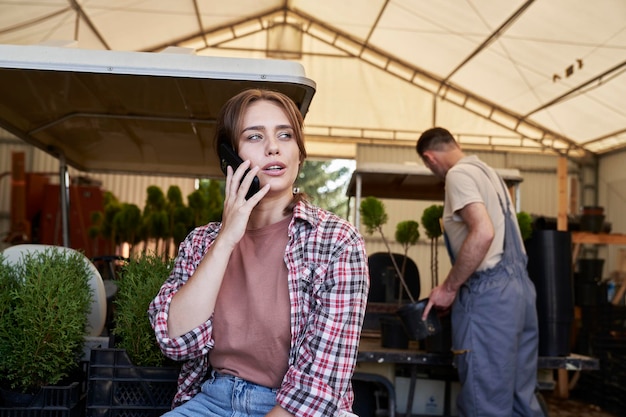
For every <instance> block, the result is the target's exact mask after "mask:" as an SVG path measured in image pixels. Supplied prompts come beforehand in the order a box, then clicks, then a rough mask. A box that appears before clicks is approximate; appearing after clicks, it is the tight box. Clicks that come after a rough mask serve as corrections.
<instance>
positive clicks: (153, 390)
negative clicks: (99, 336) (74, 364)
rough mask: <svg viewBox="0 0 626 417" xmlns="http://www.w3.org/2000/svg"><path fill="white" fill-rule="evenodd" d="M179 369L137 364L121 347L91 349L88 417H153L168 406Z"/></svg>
mask: <svg viewBox="0 0 626 417" xmlns="http://www.w3.org/2000/svg"><path fill="white" fill-rule="evenodd" d="M178 373H179V368H175V367H140V366H135V365H133V363H132V362H131V361H130V358H129V357H128V354H127V353H126V351H125V350H124V349H93V350H92V351H91V359H90V362H89V381H88V388H87V407H86V410H87V416H88V417H157V416H160V415H162V414H163V413H164V412H166V411H169V410H170V408H171V404H172V400H173V399H174V394H176V386H177V380H178Z"/></svg>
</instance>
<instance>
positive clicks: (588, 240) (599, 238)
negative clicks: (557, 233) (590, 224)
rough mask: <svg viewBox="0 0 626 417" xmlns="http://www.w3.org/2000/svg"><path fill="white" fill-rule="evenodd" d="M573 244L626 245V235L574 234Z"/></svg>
mask: <svg viewBox="0 0 626 417" xmlns="http://www.w3.org/2000/svg"><path fill="white" fill-rule="evenodd" d="M572 243H574V244H581V243H582V244H590V245H626V235H623V234H617V233H591V232H572Z"/></svg>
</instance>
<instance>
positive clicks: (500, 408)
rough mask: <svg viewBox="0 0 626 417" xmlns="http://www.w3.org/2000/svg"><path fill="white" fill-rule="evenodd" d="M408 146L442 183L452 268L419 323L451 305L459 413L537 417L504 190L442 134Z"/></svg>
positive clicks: (529, 333)
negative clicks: (459, 382)
mask: <svg viewBox="0 0 626 417" xmlns="http://www.w3.org/2000/svg"><path fill="white" fill-rule="evenodd" d="M416 149H417V153H418V155H419V156H420V157H421V158H422V160H423V161H424V163H425V164H426V166H427V167H428V168H429V169H430V170H431V171H432V172H433V173H434V174H435V175H437V176H438V177H440V178H442V179H444V180H445V202H444V212H443V228H444V238H445V240H446V245H447V246H448V251H449V254H450V258H451V260H452V268H451V269H450V272H449V273H448V276H447V277H446V279H445V280H444V281H443V283H442V284H441V285H439V286H437V287H436V288H434V289H433V290H432V292H431V293H430V297H429V303H428V305H427V307H426V309H425V311H424V318H425V317H426V316H427V315H428V312H429V311H430V310H431V308H433V307H435V308H437V309H441V310H446V309H448V308H450V307H452V350H453V353H454V355H455V358H454V362H455V365H456V366H457V369H458V372H459V379H460V381H461V391H460V393H459V397H458V399H457V407H458V410H459V414H460V415H461V416H464V417H465V416H493V417H507V416H524V417H538V416H543V415H544V414H543V412H542V411H541V409H540V406H539V403H538V401H537V398H536V396H535V388H536V378H537V349H538V330H537V310H536V307H535V298H536V294H535V288H534V286H533V284H532V282H531V281H530V279H529V278H528V273H527V271H526V260H527V257H526V252H525V250H524V246H523V244H522V239H521V235H520V232H519V227H518V225H517V219H516V215H515V210H514V208H513V206H512V204H511V201H510V198H509V196H508V192H507V190H506V187H505V186H504V183H503V181H502V180H501V179H500V177H499V176H498V175H497V174H496V172H495V171H494V170H493V169H492V168H490V167H488V166H487V165H486V164H485V163H483V162H482V161H480V160H479V159H478V158H477V157H476V156H466V155H465V154H464V153H463V151H462V150H461V148H460V147H459V145H458V144H457V142H456V141H455V140H454V138H453V137H452V135H451V134H450V132H448V131H447V130H446V129H443V128H440V127H435V128H432V129H429V130H427V131H425V132H424V133H423V134H422V135H421V136H420V138H419V140H418V142H417V146H416Z"/></svg>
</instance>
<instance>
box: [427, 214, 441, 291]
mask: <svg viewBox="0 0 626 417" xmlns="http://www.w3.org/2000/svg"><path fill="white" fill-rule="evenodd" d="M442 217H443V206H442V205H439V204H433V205H432V206H429V207H426V208H425V209H424V212H423V213H422V226H424V229H425V230H426V236H428V238H429V239H430V278H431V282H430V284H431V288H435V287H436V286H437V285H439V238H440V237H441V235H443V231H442V230H441V218H442Z"/></svg>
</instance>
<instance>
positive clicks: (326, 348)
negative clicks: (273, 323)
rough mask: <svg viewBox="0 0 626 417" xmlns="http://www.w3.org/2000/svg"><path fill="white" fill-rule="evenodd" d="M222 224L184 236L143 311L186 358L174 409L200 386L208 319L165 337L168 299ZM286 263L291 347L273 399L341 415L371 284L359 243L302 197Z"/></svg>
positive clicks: (301, 410)
mask: <svg viewBox="0 0 626 417" xmlns="http://www.w3.org/2000/svg"><path fill="white" fill-rule="evenodd" d="M220 227H221V224H220V223H209V224H207V225H205V226H201V227H198V228H196V229H195V230H193V231H192V232H191V233H190V234H189V236H187V238H186V239H185V240H184V241H183V242H182V243H181V244H180V247H179V253H178V256H177V258H176V262H175V265H174V269H173V271H172V273H171V275H170V276H169V278H168V279H167V280H166V282H165V283H164V284H163V286H162V287H161V290H160V291H159V294H158V295H157V296H156V298H155V299H154V300H153V301H152V303H151V304H150V307H149V309H148V314H149V317H150V321H151V323H152V326H153V327H154V330H155V334H156V338H157V341H158V343H159V345H160V347H161V350H162V351H163V353H164V354H165V355H166V356H168V357H170V358H172V359H174V360H178V361H185V362H184V364H183V366H182V368H181V372H180V375H179V378H178V392H177V393H176V396H175V398H174V404H173V405H174V406H177V405H180V404H182V403H183V402H185V401H187V400H189V399H190V398H192V397H193V396H194V395H195V394H196V393H197V392H198V391H199V390H200V386H201V384H202V382H203V380H204V378H205V375H206V374H207V371H208V369H209V368H210V365H209V354H210V351H211V348H212V347H213V344H214V342H213V338H212V323H211V319H209V320H207V321H206V322H205V323H203V324H202V325H201V326H199V327H197V328H195V329H193V330H191V331H190V332H188V333H187V334H184V335H182V336H180V337H176V338H170V337H169V336H168V332H167V318H168V311H169V306H170V302H171V300H172V297H173V296H174V294H175V293H176V291H177V290H178V289H179V288H180V287H181V286H182V285H184V284H185V282H186V281H187V279H188V278H189V277H190V276H191V275H192V274H193V273H194V271H195V269H196V267H197V266H198V264H199V263H200V261H201V259H202V257H203V256H204V255H205V254H206V252H207V250H208V249H209V247H210V246H211V245H212V243H213V242H214V241H215V238H216V237H217V235H218V233H219V230H220ZM284 260H285V264H286V265H287V268H288V271H289V297H290V302H291V348H290V352H289V368H288V370H287V373H286V374H285V376H284V378H283V381H282V384H281V387H280V389H279V391H278V394H277V402H278V404H280V405H281V406H282V407H283V408H285V409H286V410H288V411H289V412H290V413H292V414H295V415H296V416H299V417H300V416H302V417H312V416H336V415H340V414H345V412H349V411H350V410H351V408H352V401H353V398H354V395H353V392H352V387H351V384H350V379H351V378H352V374H353V372H354V367H355V365H356V356H357V351H358V345H359V338H360V333H361V327H362V325H363V319H364V315H365V306H366V302H367V293H368V289H369V272H368V269H367V256H366V253H365V243H364V242H363V239H362V237H361V235H360V234H359V233H358V232H357V231H356V229H355V228H354V227H353V226H352V225H350V224H349V223H348V222H346V221H345V220H343V219H341V218H339V217H337V216H335V215H334V214H332V213H329V212H327V211H324V210H322V209H319V208H316V207H313V206H311V205H310V204H308V203H305V202H300V203H298V204H297V205H296V207H295V208H294V216H293V219H292V220H291V222H290V224H289V243H288V245H287V248H286V250H285V257H284ZM268 308H271V306H268Z"/></svg>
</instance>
